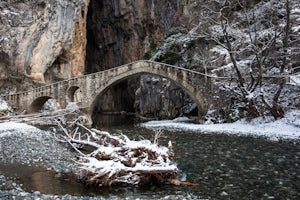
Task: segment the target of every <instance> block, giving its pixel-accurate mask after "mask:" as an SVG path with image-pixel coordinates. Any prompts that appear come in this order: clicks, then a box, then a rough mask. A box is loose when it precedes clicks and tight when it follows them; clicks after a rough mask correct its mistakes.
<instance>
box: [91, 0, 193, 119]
mask: <svg viewBox="0 0 300 200" xmlns="http://www.w3.org/2000/svg"><path fill="white" fill-rule="evenodd" d="M193 3H194V1H182V0H179V1H178V0H171V1H170V0H169V1H167V0H139V1H135V0H115V1H111V0H103V1H96V0H91V2H90V5H89V13H88V22H87V59H86V61H87V62H86V71H87V72H96V71H101V70H105V69H108V68H111V67H115V66H119V65H122V64H125V63H129V62H132V61H135V60H139V59H144V58H145V59H149V58H150V56H151V55H150V54H151V52H152V51H153V50H154V49H155V47H156V46H157V45H158V44H159V43H160V42H161V41H162V40H163V39H164V37H165V36H166V34H169V33H170V32H171V31H172V29H174V28H173V27H177V26H179V25H180V26H186V25H188V23H189V20H190V18H192V17H191V12H192V9H190V8H191V5H192V4H193ZM173 64H174V63H173ZM152 80H154V81H153V82H152ZM155 80H159V81H155ZM163 82H166V80H161V79H157V78H152V77H147V76H146V77H144V76H142V79H141V81H140V80H139V78H136V79H134V80H130V81H124V82H123V83H120V84H119V85H117V86H115V87H114V88H112V89H111V90H110V91H108V92H107V94H105V95H104V97H103V99H102V103H101V105H102V106H101V105H99V109H98V110H99V111H101V110H107V111H109V110H114V109H120V106H121V105H120V102H119V100H118V99H131V100H130V102H131V103H130V104H131V106H133V104H134V106H135V107H134V109H135V110H136V111H137V112H139V113H140V114H141V115H144V116H149V117H153V116H155V117H158V118H165V117H168V118H172V117H176V116H178V115H180V113H181V112H182V107H183V106H184V105H185V103H184V102H185V101H186V100H184V99H183V96H186V95H185V94H184V92H183V91H182V90H181V89H180V88H178V87H175V86H174V85H172V84H170V83H168V87H167V88H168V89H169V91H166V92H164V94H163V95H162V92H163V91H165V90H166V87H164V85H165V84H163ZM124 86H126V88H127V92H123V93H122V95H121V96H120V94H119V93H116V92H115V91H120V90H122V89H121V88H123V90H124V88H125V87H124ZM139 86H140V89H139V90H137V91H130V90H131V89H134V88H137V87H139ZM132 92H136V96H135V100H134V99H132V98H133V97H132V95H131V94H132ZM118 102H119V103H118ZM133 102H135V103H133ZM121 107H122V106H121ZM123 109H124V110H127V111H132V109H133V107H132V108H131V109H130V108H129V107H128V106H127V107H126V106H125V107H124V106H123Z"/></svg>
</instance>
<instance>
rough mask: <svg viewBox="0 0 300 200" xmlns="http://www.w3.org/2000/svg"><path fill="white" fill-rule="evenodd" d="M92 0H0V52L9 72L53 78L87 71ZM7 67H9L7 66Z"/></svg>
mask: <svg viewBox="0 0 300 200" xmlns="http://www.w3.org/2000/svg"><path fill="white" fill-rule="evenodd" d="M88 3H89V0H73V1H64V0H50V1H47V0H38V1H33V0H28V1H18V0H10V1H1V2H0V23H1V26H0V47H1V49H0V51H1V52H0V53H1V55H4V57H5V60H6V61H5V63H4V64H2V65H5V67H6V68H7V69H8V70H9V72H10V73H14V74H23V75H26V76H27V77H30V78H32V79H34V80H36V81H40V82H52V81H56V80H61V79H65V78H70V77H74V76H79V75H81V74H83V73H84V66H85V50H86V49H85V47H86V39H85V38H86V28H85V27H86V15H87V8H88ZM6 71H7V70H6Z"/></svg>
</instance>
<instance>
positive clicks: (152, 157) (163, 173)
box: [56, 124, 178, 187]
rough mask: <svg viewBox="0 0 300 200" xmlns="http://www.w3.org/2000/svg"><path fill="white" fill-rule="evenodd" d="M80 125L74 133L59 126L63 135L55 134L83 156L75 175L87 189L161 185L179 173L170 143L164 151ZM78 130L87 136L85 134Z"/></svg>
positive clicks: (157, 147) (160, 147) (142, 142)
mask: <svg viewBox="0 0 300 200" xmlns="http://www.w3.org/2000/svg"><path fill="white" fill-rule="evenodd" d="M77 125H78V127H77V128H76V129H75V131H73V132H72V133H69V132H68V131H67V129H65V128H64V127H62V126H61V125H60V127H61V128H62V130H63V132H64V135H58V134H56V137H57V139H59V140H60V141H64V142H68V143H69V144H70V145H71V146H72V147H73V148H74V149H75V150H76V151H77V152H78V153H79V154H80V157H79V161H77V165H78V170H77V172H76V173H77V175H78V177H79V180H80V181H82V182H84V183H86V184H88V185H95V186H100V187H105V186H140V185H147V184H153V183H156V184H159V183H164V182H167V180H170V179H173V178H175V176H176V175H177V173H178V168H177V166H176V164H175V163H174V162H172V160H173V150H172V144H171V142H169V145H168V147H163V146H159V145H158V144H157V143H151V142H150V141H149V140H141V141H132V140H130V139H129V138H128V137H127V136H125V135H123V134H119V135H111V134H110V133H108V132H105V131H99V130H96V129H88V128H86V127H85V126H83V125H80V124H77ZM79 129H81V130H84V131H85V132H86V133H84V134H82V133H81V132H79ZM83 146H84V148H82V147H83ZM87 151H88V152H87Z"/></svg>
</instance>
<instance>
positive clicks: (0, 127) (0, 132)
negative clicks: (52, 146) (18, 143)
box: [0, 122, 41, 138]
mask: <svg viewBox="0 0 300 200" xmlns="http://www.w3.org/2000/svg"><path fill="white" fill-rule="evenodd" d="M14 131H15V132H17V131H22V133H23V134H28V133H32V132H41V130H40V129H38V128H36V127H34V126H30V125H28V124H24V123H16V122H5V123H0V138H1V137H4V136H7V135H10V134H14Z"/></svg>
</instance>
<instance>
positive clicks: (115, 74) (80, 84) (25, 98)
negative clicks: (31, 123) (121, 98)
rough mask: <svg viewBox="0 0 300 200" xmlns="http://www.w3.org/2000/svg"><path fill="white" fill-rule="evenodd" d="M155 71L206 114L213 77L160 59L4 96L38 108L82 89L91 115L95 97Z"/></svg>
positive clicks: (63, 104)
mask: <svg viewBox="0 0 300 200" xmlns="http://www.w3.org/2000/svg"><path fill="white" fill-rule="evenodd" d="M141 74H153V75H157V76H160V77H164V78H166V79H169V80H171V81H172V82H173V83H175V84H176V85H177V86H179V87H181V88H182V89H183V90H184V91H185V92H186V93H187V94H189V95H190V97H191V98H192V99H193V100H194V101H195V103H196V104H197V106H198V114H199V116H203V115H205V114H206V112H207V110H208V107H209V105H210V103H211V101H212V100H211V98H212V95H211V92H212V91H213V84H212V82H213V81H214V78H213V77H211V76H208V75H206V74H203V73H200V72H197V71H193V70H189V69H185V68H181V67H177V66H173V65H168V64H164V63H159V62H153V61H146V60H140V61H136V62H132V63H129V64H126V65H122V66H119V67H116V68H112V69H108V70H105V71H101V72H97V73H92V74H88V75H85V76H82V77H78V78H72V79H68V80H64V81H60V82H56V83H53V84H49V85H45V86H42V87H38V88H35V89H32V90H28V91H25V92H20V93H16V94H9V95H5V96H2V98H4V99H5V100H6V101H7V102H8V103H9V104H10V105H11V106H13V107H15V108H16V109H18V110H20V111H22V110H26V111H27V112H37V111H39V110H40V109H41V108H42V107H43V105H44V103H45V102H46V101H47V100H48V99H51V98H52V99H54V100H55V101H56V102H57V103H58V104H59V106H60V107H61V108H65V107H66V105H67V104H68V102H74V94H75V92H76V91H77V90H80V91H81V95H82V97H83V98H82V99H81V102H79V105H80V106H81V107H86V108H87V110H88V112H89V113H88V114H90V115H92V112H93V110H94V106H95V105H96V101H97V99H98V98H99V97H101V95H102V94H103V93H104V92H105V91H106V90H107V89H108V88H109V87H111V86H112V85H114V84H117V83H118V82H120V81H122V80H125V79H127V78H129V77H132V76H139V75H141Z"/></svg>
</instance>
